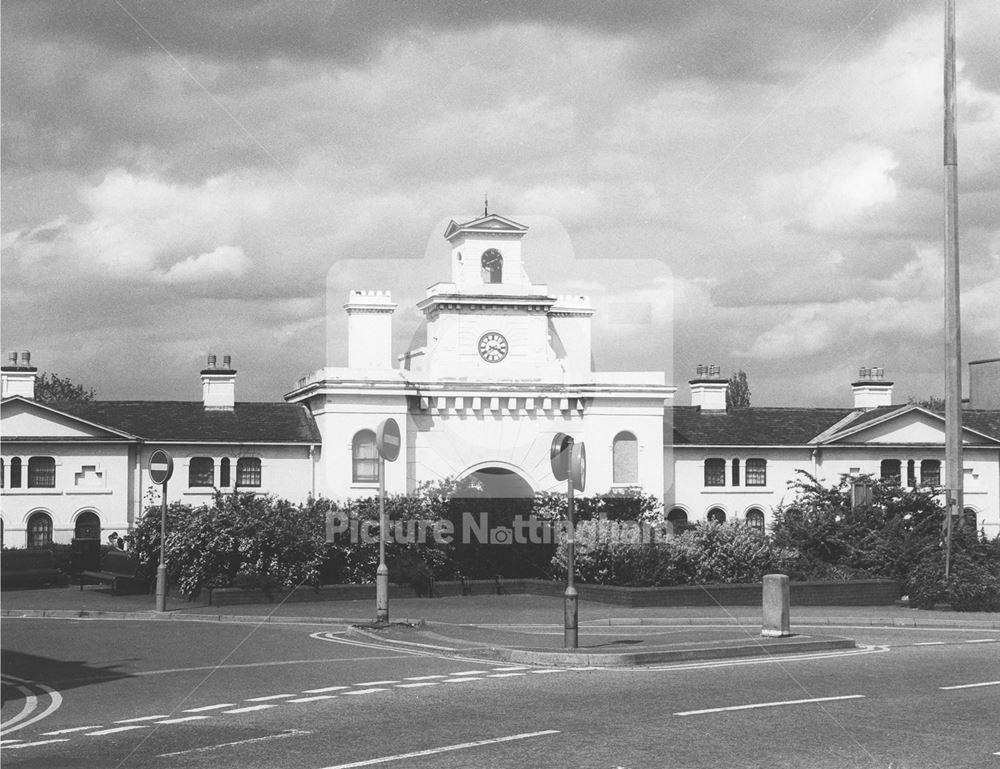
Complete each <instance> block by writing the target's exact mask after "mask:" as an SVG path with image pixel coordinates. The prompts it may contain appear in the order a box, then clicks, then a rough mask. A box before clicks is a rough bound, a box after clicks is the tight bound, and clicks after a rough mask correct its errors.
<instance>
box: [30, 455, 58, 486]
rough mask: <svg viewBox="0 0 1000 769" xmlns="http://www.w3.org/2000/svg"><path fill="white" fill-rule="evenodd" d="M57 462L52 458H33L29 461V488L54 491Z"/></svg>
mask: <svg viewBox="0 0 1000 769" xmlns="http://www.w3.org/2000/svg"><path fill="white" fill-rule="evenodd" d="M55 487H56V460H55V459H53V458H52V457H31V459H29V460H28V488H29V489H54V488H55Z"/></svg>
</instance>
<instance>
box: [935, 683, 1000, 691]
mask: <svg viewBox="0 0 1000 769" xmlns="http://www.w3.org/2000/svg"><path fill="white" fill-rule="evenodd" d="M980 686H1000V681H983V682H982V683H978V684H959V685H958V686H939V687H938V689H941V690H942V691H950V690H952V689H978V688H979V687H980Z"/></svg>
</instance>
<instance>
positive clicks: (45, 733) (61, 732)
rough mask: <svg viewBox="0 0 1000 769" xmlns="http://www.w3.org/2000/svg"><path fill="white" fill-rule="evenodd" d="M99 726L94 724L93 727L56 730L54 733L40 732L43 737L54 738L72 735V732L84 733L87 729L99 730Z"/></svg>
mask: <svg viewBox="0 0 1000 769" xmlns="http://www.w3.org/2000/svg"><path fill="white" fill-rule="evenodd" d="M100 728H101V724H94V725H93V726H74V727H73V728H71V729H56V730H55V731H54V732H42V736H43V737H55V736H58V735H60V734H72V733H73V732H85V731H87V730H88V729H100Z"/></svg>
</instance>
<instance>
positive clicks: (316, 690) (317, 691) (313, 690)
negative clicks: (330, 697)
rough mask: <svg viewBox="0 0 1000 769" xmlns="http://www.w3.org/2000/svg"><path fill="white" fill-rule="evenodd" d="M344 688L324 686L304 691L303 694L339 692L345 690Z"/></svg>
mask: <svg viewBox="0 0 1000 769" xmlns="http://www.w3.org/2000/svg"><path fill="white" fill-rule="evenodd" d="M346 688H347V687H346V686H324V687H323V688H322V689H306V690H305V691H303V692H302V693H303V694H323V693H324V692H339V691H340V690H341V689H346Z"/></svg>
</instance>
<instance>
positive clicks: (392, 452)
mask: <svg viewBox="0 0 1000 769" xmlns="http://www.w3.org/2000/svg"><path fill="white" fill-rule="evenodd" d="M400 444H401V441H400V439H399V425H398V424H396V420H395V419H392V418H390V419H383V420H382V422H381V423H380V424H379V426H378V431H377V432H376V433H375V447H376V448H377V449H378V453H379V456H380V457H382V459H384V460H385V461H386V462H395V461H396V457H398V456H399V448H400Z"/></svg>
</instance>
